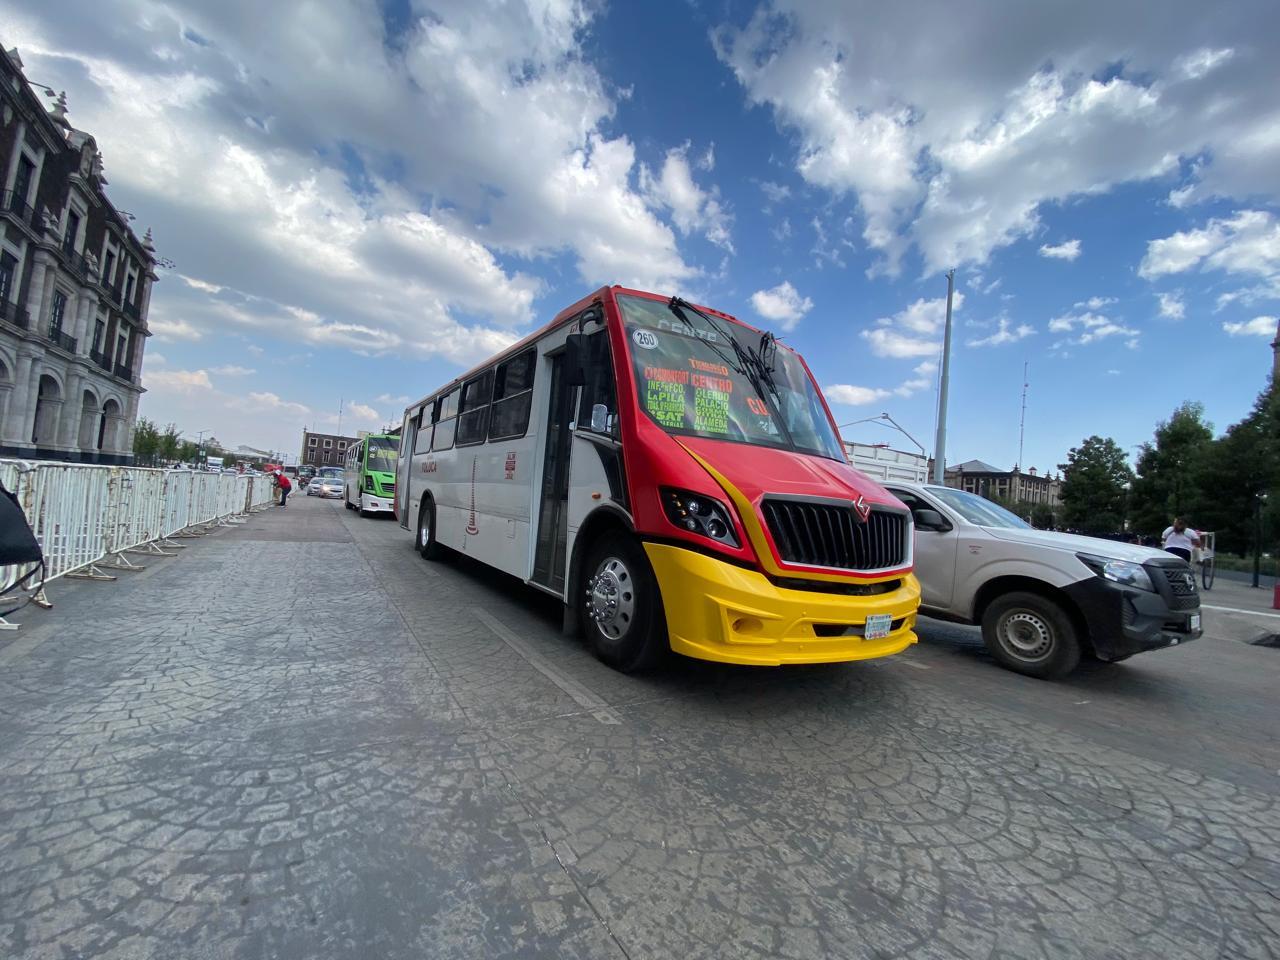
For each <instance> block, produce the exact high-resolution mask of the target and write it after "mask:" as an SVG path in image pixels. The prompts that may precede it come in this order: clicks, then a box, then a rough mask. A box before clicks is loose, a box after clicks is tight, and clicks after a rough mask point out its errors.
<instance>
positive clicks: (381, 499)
mask: <svg viewBox="0 0 1280 960" xmlns="http://www.w3.org/2000/svg"><path fill="white" fill-rule="evenodd" d="M399 453H400V435H399V434H395V433H380V434H374V435H372V436H367V437H362V438H361V439H360V440H358V441H356V442H355V443H353V444H351V445H350V446H348V447H347V459H346V462H345V464H344V466H343V485H342V500H343V503H344V504H345V505H346V508H347V509H348V510H359V511H360V515H361V516H366V517H367V516H369V515H370V514H372V513H394V506H393V501H394V498H395V490H396V482H395V481H396V457H397V456H398V455H399Z"/></svg>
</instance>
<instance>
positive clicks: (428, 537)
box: [416, 500, 444, 560]
mask: <svg viewBox="0 0 1280 960" xmlns="http://www.w3.org/2000/svg"><path fill="white" fill-rule="evenodd" d="M416 543H417V546H418V552H419V553H420V554H422V559H423V560H441V559H443V558H444V547H442V546H440V543H439V541H437V540H436V505H435V503H434V502H432V501H430V500H424V501H423V503H422V506H421V507H420V508H419V510H418V539H417V541H416Z"/></svg>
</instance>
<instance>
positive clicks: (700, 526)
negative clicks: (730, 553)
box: [662, 487, 739, 547]
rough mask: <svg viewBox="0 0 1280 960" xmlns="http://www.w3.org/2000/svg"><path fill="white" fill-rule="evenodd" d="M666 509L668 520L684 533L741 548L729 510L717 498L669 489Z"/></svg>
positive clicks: (664, 501)
mask: <svg viewBox="0 0 1280 960" xmlns="http://www.w3.org/2000/svg"><path fill="white" fill-rule="evenodd" d="M662 506H663V507H664V508H665V509H666V511H667V518H668V519H669V520H670V521H671V522H672V523H674V524H675V525H676V526H677V527H679V528H680V529H681V530H688V531H689V532H690V533H697V534H701V535H702V536H704V537H707V538H708V539H710V540H714V541H716V543H723V544H725V545H726V546H730V547H736V546H738V545H739V544H738V535H737V534H736V533H734V532H733V518H732V517H731V516H730V515H729V508H728V507H726V506H725V505H724V504H723V503H721V502H720V501H719V500H717V499H716V498H715V497H707V496H703V495H702V494H700V493H692V492H690V491H688V490H672V489H671V488H669V487H668V488H664V489H663V491H662Z"/></svg>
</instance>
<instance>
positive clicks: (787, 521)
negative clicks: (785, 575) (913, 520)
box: [761, 499, 910, 570]
mask: <svg viewBox="0 0 1280 960" xmlns="http://www.w3.org/2000/svg"><path fill="white" fill-rule="evenodd" d="M761 509H762V510H763V512H764V520H765V523H766V524H767V525H768V527H769V533H770V535H771V536H772V537H773V542H774V543H775V544H776V545H777V547H778V555H779V557H780V558H781V559H782V561H783V562H784V563H795V564H803V565H805V566H810V567H832V568H835V569H840V570H884V569H887V568H891V567H900V566H902V565H903V564H904V563H906V562H907V551H908V537H909V535H910V532H909V531H910V524H909V522H908V520H907V515H906V514H905V513H901V512H899V511H896V510H885V509H882V508H880V507H872V508H871V515H870V516H869V517H867V521H866V522H865V523H863V522H862V521H861V520H859V519H858V515H857V514H856V513H854V510H853V507H852V505H850V506H840V505H838V504H834V503H810V502H808V501H804V500H775V499H768V500H765V501H764V503H763V504H762V507H761Z"/></svg>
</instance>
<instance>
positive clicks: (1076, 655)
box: [982, 591, 1081, 680]
mask: <svg viewBox="0 0 1280 960" xmlns="http://www.w3.org/2000/svg"><path fill="white" fill-rule="evenodd" d="M982 641H983V643H985V644H986V647H987V650H988V651H989V652H990V653H991V656H993V657H995V659H996V660H997V661H998V662H999V663H1000V665H1001V666H1004V667H1008V668H1009V669H1010V670H1014V671H1016V672H1017V673H1022V674H1025V675H1026V676H1028V677H1036V678H1037V679H1040V680H1056V679H1058V678H1059V677H1065V676H1066V675H1067V674H1068V673H1070V672H1071V671H1072V670H1074V669H1075V668H1076V666H1077V665H1079V663H1080V653H1081V645H1080V638H1079V636H1078V635H1077V632H1076V625H1075V624H1074V623H1073V622H1072V621H1071V617H1070V615H1069V614H1068V613H1067V611H1066V610H1064V609H1062V607H1061V606H1060V605H1059V604H1057V603H1055V602H1054V601H1053V600H1051V599H1049V598H1048V597H1043V596H1041V595H1040V594H1038V593H1031V592H1029V591H1014V592H1012V593H1006V594H1004V595H1003V596H1000V597H997V598H996V599H995V600H993V601H992V602H991V604H990V605H989V606H988V607H987V609H986V610H985V611H984V612H983V614H982Z"/></svg>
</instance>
